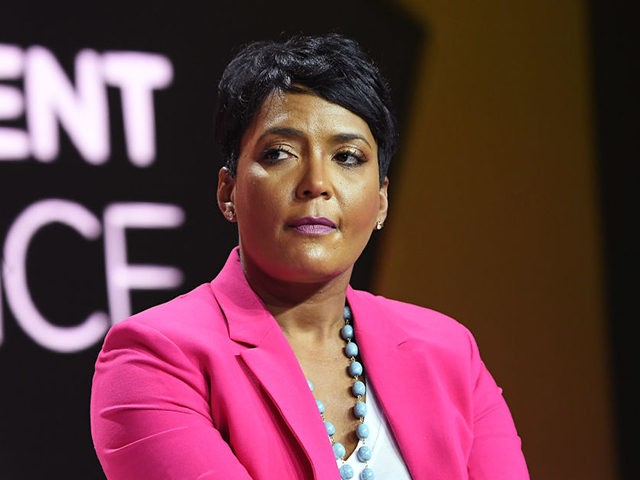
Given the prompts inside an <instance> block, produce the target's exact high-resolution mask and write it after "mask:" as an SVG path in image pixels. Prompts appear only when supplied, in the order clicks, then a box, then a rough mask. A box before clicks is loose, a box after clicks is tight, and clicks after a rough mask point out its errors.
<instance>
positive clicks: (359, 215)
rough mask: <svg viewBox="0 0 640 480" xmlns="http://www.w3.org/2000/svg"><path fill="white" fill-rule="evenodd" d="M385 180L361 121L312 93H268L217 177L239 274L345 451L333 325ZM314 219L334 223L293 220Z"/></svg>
mask: <svg viewBox="0 0 640 480" xmlns="http://www.w3.org/2000/svg"><path fill="white" fill-rule="evenodd" d="M388 183H389V182H388V179H386V178H385V180H384V182H383V184H382V185H380V183H379V174H378V157H377V143H376V141H375V138H374V137H373V135H372V133H371V131H370V129H369V126H368V125H367V123H366V122H365V121H364V120H363V119H362V118H360V117H359V116H357V115H355V114H354V113H352V112H350V111H349V110H347V109H345V108H343V107H341V106H339V105H336V104H333V103H330V102H328V101H326V100H324V99H322V98H320V97H318V96H316V95H313V94H311V93H273V94H271V95H270V96H269V97H267V99H266V100H265V102H264V103H263V105H262V107H261V108H260V110H259V111H258V113H257V115H256V117H255V118H254V120H253V122H252V123H251V124H250V125H249V127H248V129H247V131H246V132H245V133H244V135H243V137H242V141H241V151H240V155H239V159H238V166H237V172H236V175H235V176H234V175H231V173H230V172H229V171H228V170H227V169H226V168H222V169H221V170H220V172H219V177H218V205H219V207H220V210H221V211H222V212H223V213H224V212H225V211H227V210H229V209H232V210H233V211H234V212H235V217H234V219H233V221H237V223H238V234H239V246H240V256H241V261H242V265H243V269H244V273H245V275H246V277H247V280H248V281H249V284H250V285H251V287H252V288H253V290H254V291H255V292H256V293H257V294H258V295H259V296H260V298H261V299H262V300H263V301H264V303H265V305H266V307H267V309H268V310H269V311H270V312H271V313H272V314H273V315H274V317H275V319H276V321H277V322H278V324H279V325H280V327H281V328H282V331H283V332H284V334H285V336H286V337H287V339H288V340H289V343H290V345H291V348H292V349H293V351H294V353H295V354H296V357H297V358H298V361H299V362H300V365H301V366H302V369H303V371H304V373H305V375H306V376H307V378H309V379H310V380H311V381H312V382H313V383H314V386H315V392H314V393H315V396H316V398H318V399H321V400H322V401H323V402H324V403H325V406H326V414H325V417H326V418H327V419H328V420H330V421H331V422H332V423H334V425H335V426H336V430H337V433H336V437H335V438H336V440H338V441H341V442H342V443H343V444H344V445H345V447H346V448H347V452H348V453H350V452H352V451H353V449H354V448H355V446H356V444H357V439H356V437H355V434H354V433H353V431H354V429H355V426H356V424H357V422H356V421H355V420H354V418H353V416H352V414H351V408H352V407H353V404H354V399H353V397H352V395H351V393H350V391H349V389H350V388H351V385H352V379H351V378H350V377H349V376H348V375H347V373H346V366H347V365H348V360H347V359H346V357H345V356H344V354H343V348H344V341H343V340H342V339H341V338H340V337H339V334H338V332H339V329H340V327H341V326H342V325H343V324H344V320H343V318H342V309H343V306H344V304H345V295H346V288H347V286H348V283H349V279H350V278H351V273H352V270H353V266H354V264H355V262H356V260H357V259H358V257H359V256H360V254H361V253H362V251H363V249H364V248H365V246H366V244H367V242H368V241H369V238H370V236H371V233H372V231H373V230H374V229H375V225H376V222H378V221H384V220H385V218H386V215H387V208H388V200H387V187H388ZM318 217H323V218H325V219H328V220H329V221H331V222H332V224H333V225H334V226H335V228H333V227H329V228H327V227H321V228H319V229H316V230H314V231H311V232H310V231H308V230H305V229H304V228H302V229H301V228H296V223H297V222H299V221H300V220H301V219H304V218H318ZM317 230H320V233H318V231H317ZM365 367H366V365H365Z"/></svg>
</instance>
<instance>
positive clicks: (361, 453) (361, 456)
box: [356, 445, 371, 462]
mask: <svg viewBox="0 0 640 480" xmlns="http://www.w3.org/2000/svg"><path fill="white" fill-rule="evenodd" d="M356 456H357V457H358V460H360V461H361V462H368V461H369V460H371V449H370V448H369V447H367V446H366V445H363V446H361V447H360V448H359V449H358V451H357V452H356Z"/></svg>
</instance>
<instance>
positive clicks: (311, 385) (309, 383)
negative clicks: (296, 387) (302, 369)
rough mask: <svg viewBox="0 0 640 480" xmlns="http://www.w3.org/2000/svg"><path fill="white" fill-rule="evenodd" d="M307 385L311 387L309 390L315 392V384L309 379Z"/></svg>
mask: <svg viewBox="0 0 640 480" xmlns="http://www.w3.org/2000/svg"><path fill="white" fill-rule="evenodd" d="M307 385H309V390H311V391H312V392H313V383H311V380H309V379H308V378H307Z"/></svg>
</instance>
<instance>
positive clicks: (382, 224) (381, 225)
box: [376, 220, 384, 230]
mask: <svg viewBox="0 0 640 480" xmlns="http://www.w3.org/2000/svg"><path fill="white" fill-rule="evenodd" d="M382 227H384V223H383V222H382V221H381V220H378V221H377V222H376V230H382Z"/></svg>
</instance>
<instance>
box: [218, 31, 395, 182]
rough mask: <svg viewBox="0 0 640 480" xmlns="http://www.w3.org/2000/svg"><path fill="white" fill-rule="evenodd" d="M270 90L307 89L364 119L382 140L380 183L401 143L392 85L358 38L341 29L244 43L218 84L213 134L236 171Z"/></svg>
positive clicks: (379, 145) (227, 165)
mask: <svg viewBox="0 0 640 480" xmlns="http://www.w3.org/2000/svg"><path fill="white" fill-rule="evenodd" d="M272 92H298V93H301V92H306V93H313V94H315V95H318V96H319V97H321V98H323V99H325V100H327V101H329V102H331V103H335V104H337V105H340V106H341V107H344V108H346V109H347V110H349V111H351V112H352V113H354V114H356V115H358V116H359V117H360V118H362V119H363V120H364V121H365V122H367V125H368V126H369V129H370V130H371V133H372V134H373V137H374V138H375V140H376V142H377V144H378V167H379V172H380V184H381V185H382V182H383V181H384V178H385V176H386V175H387V171H388V169H389V164H390V163H391V157H392V156H393V154H394V153H395V150H396V146H397V143H398V126H397V120H396V117H395V114H394V112H393V107H392V103H391V93H390V88H389V85H388V83H387V81H386V80H385V78H384V77H383V76H382V74H381V73H380V70H379V69H378V67H377V66H376V65H375V63H374V62H373V61H372V60H371V58H370V57H369V56H368V55H367V54H365V52H364V51H363V49H362V48H361V47H360V45H359V44H358V42H356V41H355V40H353V39H351V38H348V37H345V36H343V35H341V34H338V33H329V34H325V35H318V36H307V35H295V36H292V37H290V38H288V39H287V40H284V41H281V42H275V41H257V42H252V43H249V44H247V45H245V46H244V47H243V48H242V49H241V50H240V51H239V53H237V55H236V56H235V57H234V58H233V59H232V60H231V61H230V62H229V64H228V65H227V67H226V69H225V70H224V73H223V74H222V78H221V79H220V82H219V84H218V100H217V106H216V112H215V139H216V142H217V143H218V144H219V145H220V148H221V150H222V155H223V158H224V162H225V165H226V167H227V168H228V169H229V170H230V172H231V174H232V175H235V173H236V167H237V162H238V155H239V154H240V141H241V139H242V135H243V134H244V132H245V131H246V129H247V128H248V127H249V124H250V123H251V121H252V120H253V118H254V116H255V115H256V113H257V112H258V110H259V109H260V107H261V106H262V103H263V102H264V100H265V99H266V98H267V96H269V95H270V94H271V93H272Z"/></svg>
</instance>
